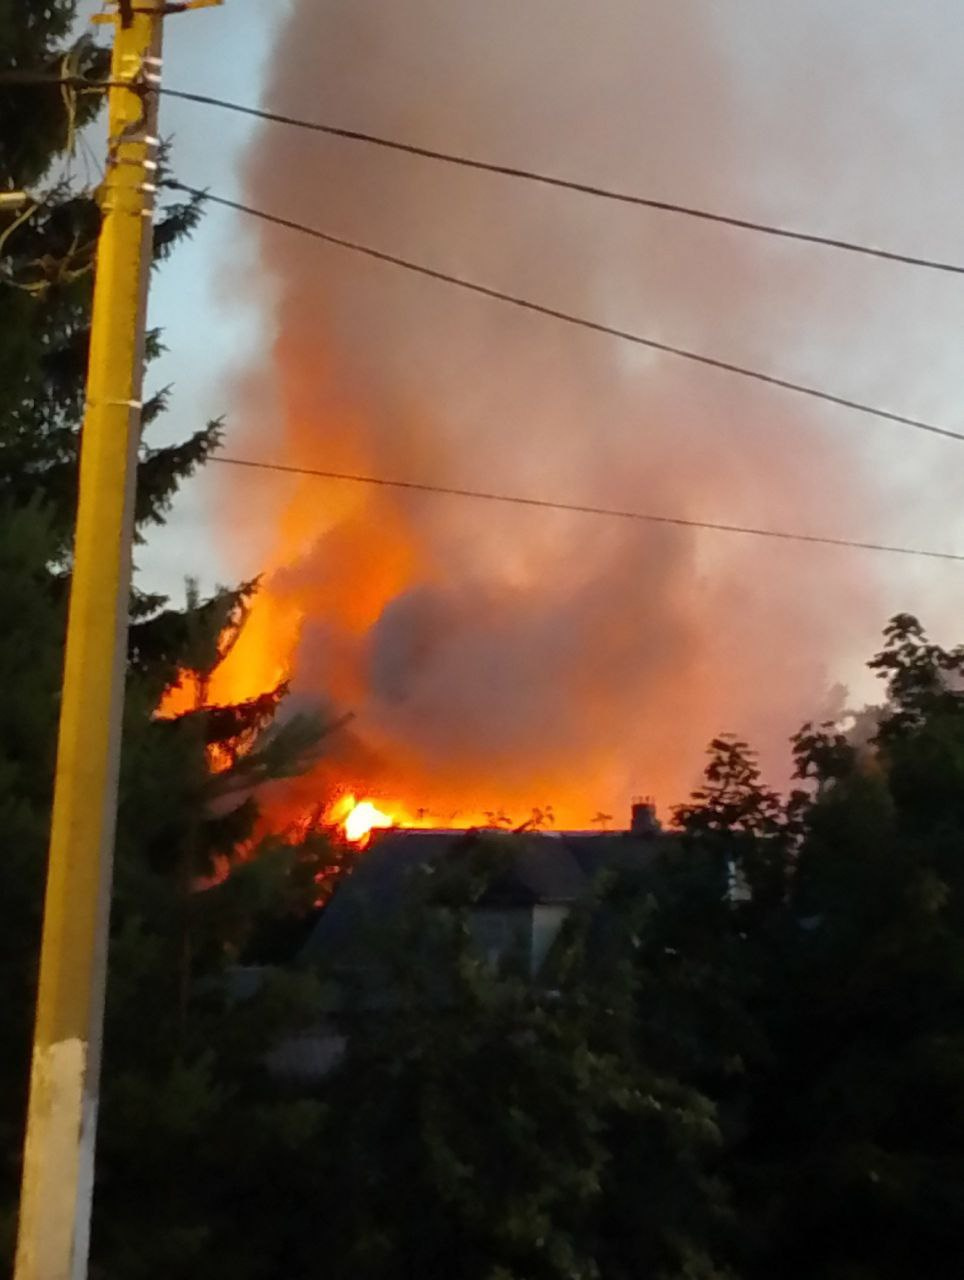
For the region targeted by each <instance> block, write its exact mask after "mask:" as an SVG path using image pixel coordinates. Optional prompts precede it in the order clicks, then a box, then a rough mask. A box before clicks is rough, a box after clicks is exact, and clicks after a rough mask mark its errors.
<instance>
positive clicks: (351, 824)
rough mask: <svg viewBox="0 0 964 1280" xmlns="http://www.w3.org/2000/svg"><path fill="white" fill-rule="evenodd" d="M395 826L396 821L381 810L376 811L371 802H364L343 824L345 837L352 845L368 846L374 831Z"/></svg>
mask: <svg viewBox="0 0 964 1280" xmlns="http://www.w3.org/2000/svg"><path fill="white" fill-rule="evenodd" d="M394 825H395V822H394V819H393V818H390V817H389V816H388V814H387V813H382V811H381V809H376V808H375V806H374V805H373V804H372V802H371V801H370V800H362V801H361V803H360V804H356V805H355V807H354V808H353V809H352V810H351V811H350V812H349V814H348V816H347V817H346V818H345V819H344V821H343V822H342V828H343V830H344V832H345V836H346V838H347V839H348V840H350V841H351V842H352V844H360V845H366V844H367V843H368V841H369V840H370V839H371V834H372V832H373V831H374V830H376V829H379V828H383V827H392V826H394Z"/></svg>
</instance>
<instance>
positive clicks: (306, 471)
mask: <svg viewBox="0 0 964 1280" xmlns="http://www.w3.org/2000/svg"><path fill="white" fill-rule="evenodd" d="M208 461H209V462H216V463H220V464H221V465H222V466H229V467H242V468H247V469H249V470H254V471H272V472H276V473H278V474H280V475H291V476H312V477H315V478H317V479H321V480H340V481H345V482H348V483H351V484H365V485H374V486H377V487H380V488H387V489H405V490H410V491H413V492H416V493H433V494H441V495H443V496H447V497H452V498H471V499H474V500H476V501H480V502H499V503H505V504H510V505H512V506H518V507H535V508H538V509H540V510H545V511H571V512H575V513H576V514H578V515H587V516H608V517H610V518H612V519H617V520H639V521H644V522H646V523H648V524H663V525H673V526H676V527H677V528H682V529H708V530H710V531H712V532H714V533H739V534H745V535H747V536H750V537H754V538H774V539H778V540H780V541H782V542H804V543H810V544H816V545H819V546H827V547H844V548H849V549H851V550H858V551H883V552H887V553H888V554H890V555H900V556H924V557H926V558H928V559H932V560H956V561H964V553H961V554H958V553H957V552H953V551H931V550H928V549H926V548H923V547H903V546H891V545H889V544H887V543H881V542H862V541H858V540H857V539H854V538H832V537H826V536H823V535H818V534H811V533H792V532H789V531H787V530H783V529H767V528H758V527H755V526H753V525H739V524H726V523H723V522H720V521H715V520H693V519H689V518H687V517H684V516H667V515H654V514H653V513H652V512H645V511H623V510H620V509H619V508H616V507H599V506H591V505H589V504H587V503H581V502H556V501H553V500H551V499H549V498H529V497H524V496H523V495H521V494H509V493H488V492H485V491H484V490H481V489H462V488H456V487H455V486H452V485H442V484H428V483H421V482H418V481H415V480H394V479H389V478H387V477H385V476H368V475H357V474H355V473H353V472H346V471H328V470H322V469H321V468H316V467H299V466H294V465H290V464H288V463H283V462H268V461H264V460H262V459H258V458H234V457H230V456H227V455H224V454H215V455H213V456H212V457H210V458H209V459H208Z"/></svg>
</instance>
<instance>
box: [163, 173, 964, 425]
mask: <svg viewBox="0 0 964 1280" xmlns="http://www.w3.org/2000/svg"><path fill="white" fill-rule="evenodd" d="M162 185H164V186H167V187H170V188H172V189H173V190H175V191H183V192H186V193H187V194H188V195H193V196H200V197H203V198H204V199H207V200H210V201H211V202H212V203H214V204H219V205H223V206H224V207H225V208H227V209H234V210H235V211H236V212H238V213H245V214H248V215H249V216H251V217H253V218H259V219H260V220H261V221H263V222H270V223H273V224H274V225H276V226H279V227H285V228H287V229H288V230H289V231H297V232H300V233H301V234H302V235H306V236H311V237H312V238H313V239H315V240H322V241H324V242H325V243H326V244H332V245H337V246H338V247H339V248H341V249H349V250H350V251H351V252H352V253H360V254H364V255H365V257H367V258H374V259H375V260H376V261H377V262H387V263H389V264H390V265H392V266H394V267H402V268H403V269H404V270H406V271H414V272H416V273H417V274H418V275H421V276H427V277H428V278H429V279H430V280H439V281H442V282H443V283H445V284H451V285H455V286H456V287H457V288H459V289H465V290H467V291H468V292H470V293H477V294H481V295H482V297H485V298H492V299H495V300H496V301H497V302H506V303H508V304H509V305H510V306H513V307H519V308H520V309H522V310H523V311H533V312H535V313H536V314H538V315H543V316H549V317H550V318H551V319H553V320H561V321H563V322H564V323H565V324H571V325H575V326H576V327H578V328H580V329H588V330H590V331H591V332H593V333H603V334H606V335H607V336H609V337H611V338H619V339H621V340H622V341H624V342H632V343H634V344H635V345H636V346H639V347H647V348H649V349H650V350H652V351H660V352H662V353H663V354H664V355H671V356H677V357H678V358H679V359H681V360H689V361H691V362H692V363H694V364H700V365H705V366H706V367H707V368H710V369H719V370H722V371H723V372H724V373H733V374H736V375H738V376H739V377H741V378H750V379H752V380H753V381H755V382H762V383H765V384H766V385H768V386H771V387H780V388H781V389H782V390H784V391H793V392H796V394H797V395H802V396H809V397H810V398H811V399H813V400H821V401H823V402H825V403H827V404H835V405H840V406H841V407H843V408H844V409H853V410H854V411H855V412H857V413H864V414H868V415H869V416H871V417H874V418H882V419H883V420H884V421H885V422H896V423H899V424H900V425H901V426H905V427H913V428H914V430H915V431H926V432H928V433H929V434H931V435H935V436H944V437H946V438H947V439H949V440H960V441H964V433H962V432H959V431H953V430H952V429H951V428H950V427H940V426H937V425H936V424H935V423H931V422H924V421H922V420H921V419H919V418H909V417H906V416H905V415H904V414H901V413H892V412H891V411H890V410H889V409H878V408H875V407H874V406H873V405H869V404H864V403H863V401H860V400H851V399H849V398H848V397H846V396H838V395H834V394H833V393H832V392H830V391H821V390H820V389H819V388H817V387H811V386H807V385H806V383H802V382H791V381H790V380H789V379H788V378H778V377H776V376H775V375H774V374H770V373H762V372H761V371H760V370H758V369H749V368H747V367H746V366H745V365H739V364H733V363H732V362H731V361H729V360H720V359H717V358H716V357H715V356H708V355H703V354H702V353H700V352H698V351H690V350H688V349H687V348H686V347H676V346H673V345H672V344H670V343H668V342H660V341H658V340H657V339H656V338H646V337H643V336H642V335H641V334H638V333H632V332H630V331H629V330H627V329H617V328H614V327H613V326H612V325H607V324H602V323H601V322H600V321H598V320H588V319H586V317H584V316H578V315H574V314H573V313H572V312H569V311H560V310H558V309H557V308H555V307H548V306H544V305H543V304H542V303H540V302H533V301H531V300H530V299H528V298H520V297H518V296H517V295H516V294H512V293H503V292H502V290H500V289H492V288H490V287H489V286H488V285H484V284H478V283H476V282H475V281H473V280H466V279H464V278H463V277H461V276H454V275H450V274H448V273H447V272H445V271H437V270H435V268H434V267H426V266H424V265H423V264H421V263H418V262H412V261H411V260H410V259H408V258H401V257H398V256H397V255H396V254H391V253H384V252H383V251H382V250H380V249H373V248H372V247H371V246H370V245H364V244H359V243H358V242H357V241H355V240H345V239H343V238H342V237H341V236H334V235H330V234H329V233H328V232H327V231H321V230H319V229H318V228H317V227H309V226H306V225H305V223H303V222H295V221H294V220H293V219H291V218H284V217H281V216H280V215H279V214H274V213H267V212H265V210H263V209H255V208H254V207H253V206H251V205H248V204H242V203H241V202H240V201H238V200H229V199H228V198H227V196H218V195H213V194H212V193H211V192H210V191H202V190H201V189H200V188H198V187H189V186H187V185H185V184H184V183H183V182H177V181H175V180H174V179H168V180H167V181H166V182H164V183H163V184H162Z"/></svg>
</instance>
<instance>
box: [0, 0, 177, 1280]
mask: <svg viewBox="0 0 964 1280" xmlns="http://www.w3.org/2000/svg"><path fill="white" fill-rule="evenodd" d="M181 7H182V6H181V5H167V4H164V3H163V0H135V3H131V0H121V2H120V3H118V4H117V6H116V8H117V12H116V13H115V14H112V15H111V19H112V21H113V22H114V23H115V35H114V49H113V59H112V66H111V87H110V90H109V105H110V112H109V140H108V147H109V151H108V163H107V172H106V177H105V179H104V183H103V187H102V197H103V198H102V209H103V224H102V229H101V235H100V242H99V246H98V250H97V267H96V282H95V285H94V309H93V320H92V331H91V344H90V363H89V366H88V372H87V408H86V414H85V417H84V426H83V433H82V436H81V451H80V496H79V504H78V510H77V529H76V536H75V542H74V562H73V581H72V584H71V591H70V615H69V621H68V627H67V650H66V658H65V667H64V681H63V695H62V701H61V709H60V731H59V739H58V745H57V770H56V778H55V786H54V803H53V817H52V826H51V835H50V858H49V866H48V873H47V894H46V901H45V904H44V925H43V942H42V948H41V961H40V987H39V992H38V996H37V1021H36V1029H35V1033H34V1047H33V1062H32V1067H31V1076H30V1103H29V1110H28V1115H27V1136H26V1143H25V1146H24V1166H23V1183H22V1190H21V1201H20V1226H19V1236H18V1241H17V1260H16V1269H15V1273H14V1274H15V1280H82V1277H83V1276H84V1275H85V1274H86V1271H87V1245H88V1237H89V1230H90V1210H91V1196H92V1191H93V1176H94V1138H95V1129H96V1121H97V1097H98V1078H99V1070H100V1048H101V1035H102V1029H103V1013H104V986H105V978H106V973H105V970H106V951H107V923H108V914H109V904H110V882H111V864H112V860H113V844H114V826H115V813H116V807H117V777H118V757H119V749H120V732H121V713H122V708H123V698H124V672H125V657H126V653H125V651H126V645H127V615H128V600H129V592H130V578H131V541H132V530H133V506H134V483H135V474H136V469H137V452H138V445H139V443H140V430H141V422H140V419H141V379H142V367H143V357H144V316H145V309H146V301H147V276H148V270H149V266H150V257H151V229H152V221H151V219H152V215H153V207H154V192H155V181H156V166H157V146H158V142H157V137H156V118H157V95H156V93H154V92H152V91H151V90H152V87H156V85H157V84H158V82H159V78H160V68H161V62H160V57H161V26H162V22H163V15H164V13H165V12H171V11H174V12H176V11H177V10H178V9H180V8H181Z"/></svg>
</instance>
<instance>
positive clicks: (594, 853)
mask: <svg viewBox="0 0 964 1280" xmlns="http://www.w3.org/2000/svg"><path fill="white" fill-rule="evenodd" d="M486 834H487V835H492V836H494V837H495V838H498V836H496V835H495V833H486ZM501 834H502V836H503V838H505V839H506V840H507V841H509V842H510V843H509V844H508V845H507V847H509V848H511V849H512V851H513V857H512V860H511V864H510V866H509V867H508V869H507V870H506V872H505V874H504V875H502V876H500V877H498V878H497V880H496V881H495V882H494V883H493V884H492V886H491V888H490V890H489V891H488V892H487V893H486V895H485V897H484V898H483V899H481V900H480V902H479V905H480V906H486V905H488V906H500V907H524V908H532V907H533V906H540V905H550V904H552V905H567V904H570V903H573V902H575V901H577V900H578V899H579V898H580V897H582V896H583V895H584V894H585V893H586V892H587V891H588V889H589V887H590V885H591V884H592V882H593V880H595V878H596V876H597V875H598V874H599V873H600V872H601V871H603V870H605V869H607V868H616V867H626V868H629V867H641V866H644V865H646V863H648V862H650V861H651V860H652V859H653V858H654V857H655V856H656V853H657V850H659V849H660V848H662V847H663V844H664V842H665V841H666V839H667V837H663V836H658V837H655V838H649V839H640V838H638V837H634V836H631V835H630V834H628V833H626V832H620V833H614V834H609V833H605V834H604V833H598V832H591V833H584V832H579V833H566V832H527V833H525V834H521V835H512V836H510V835H509V834H508V833H501ZM467 838H468V839H469V840H471V839H472V836H471V835H470V834H467V833H466V832H464V831H458V832H455V831H411V830H409V831H406V830H392V831H389V832H386V833H385V834H383V835H380V836H378V837H377V838H376V839H375V840H374V841H373V842H372V844H371V845H370V847H369V848H368V849H367V850H366V852H365V853H363V854H361V855H360V856H359V857H358V860H357V862H356V863H355V866H354V869H353V870H352V871H351V873H350V874H349V875H348V876H347V877H346V878H345V879H344V880H343V881H342V882H341V883H340V884H339V885H338V887H337V888H336V890H335V892H334V894H333V896H332V898H331V901H330V902H329V903H328V904H327V906H326V907H325V908H324V910H323V911H322V913H321V915H320V917H319V919H318V922H317V924H316V925H315V928H314V930H313V932H312V934H311V936H310V938H309V939H308V942H307V944H306V946H305V951H304V956H305V958H307V959H320V958H321V957H322V956H323V955H325V956H330V955H332V954H333V953H336V952H341V951H342V950H343V949H345V948H347V947H349V946H350V944H351V942H352V941H353V940H354V939H356V938H357V937H359V935H361V934H362V933H364V932H365V931H366V930H367V928H370V927H372V926H376V925H377V924H378V923H380V922H382V921H387V920H388V919H389V918H390V916H391V915H392V914H393V912H394V911H395V910H396V909H397V908H398V906H399V905H400V904H401V901H402V898H403V896H404V892H405V889H404V886H405V882H406V880H407V878H408V877H409V875H410V874H411V873H412V872H413V871H414V870H415V868H417V867H419V866H426V865H430V864H432V863H434V862H436V861H437V860H438V859H440V858H444V857H445V856H446V855H447V854H450V853H453V852H455V850H456V849H457V848H462V849H464V848H465V847H466V839H467ZM670 838H671V837H670Z"/></svg>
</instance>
